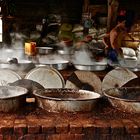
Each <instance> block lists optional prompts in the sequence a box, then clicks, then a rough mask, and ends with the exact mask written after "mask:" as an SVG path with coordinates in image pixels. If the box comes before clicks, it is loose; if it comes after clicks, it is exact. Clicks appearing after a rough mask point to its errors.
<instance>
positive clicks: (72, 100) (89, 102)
mask: <svg viewBox="0 0 140 140" xmlns="http://www.w3.org/2000/svg"><path fill="white" fill-rule="evenodd" d="M34 95H35V96H36V100H37V103H38V106H39V107H41V108H43V109H45V110H47V111H49V112H77V111H78V112H79V111H80V112H81V111H84V112H85V111H86V112H87V111H92V110H93V109H94V107H95V104H96V101H97V99H99V98H100V97H101V95H100V94H98V93H95V92H91V91H87V90H74V89H46V90H36V91H34Z"/></svg>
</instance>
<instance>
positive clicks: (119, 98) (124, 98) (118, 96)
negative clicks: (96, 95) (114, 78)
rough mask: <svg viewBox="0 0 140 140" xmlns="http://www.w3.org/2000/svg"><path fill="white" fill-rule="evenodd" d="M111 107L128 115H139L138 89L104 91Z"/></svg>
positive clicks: (139, 88)
mask: <svg viewBox="0 0 140 140" xmlns="http://www.w3.org/2000/svg"><path fill="white" fill-rule="evenodd" d="M104 95H105V96H106V97H107V98H108V100H109V101H110V103H111V104H112V106H113V107H115V108H117V109H119V110H121V111H124V112H130V113H140V87H121V88H111V89H107V90H104Z"/></svg>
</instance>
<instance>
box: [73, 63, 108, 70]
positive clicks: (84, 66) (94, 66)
mask: <svg viewBox="0 0 140 140" xmlns="http://www.w3.org/2000/svg"><path fill="white" fill-rule="evenodd" d="M74 67H75V68H76V69H78V70H87V71H103V70H105V69H106V68H107V63H102V62H95V63H92V64H77V63H74Z"/></svg>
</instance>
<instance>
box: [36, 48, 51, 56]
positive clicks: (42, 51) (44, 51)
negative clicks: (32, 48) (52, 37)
mask: <svg viewBox="0 0 140 140" xmlns="http://www.w3.org/2000/svg"><path fill="white" fill-rule="evenodd" d="M36 49H37V52H38V54H41V55H45V54H50V53H52V52H53V48H51V47H36Z"/></svg>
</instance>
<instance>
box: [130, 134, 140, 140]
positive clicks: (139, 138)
mask: <svg viewBox="0 0 140 140" xmlns="http://www.w3.org/2000/svg"><path fill="white" fill-rule="evenodd" d="M131 137H132V140H140V134H138V135H132V136H131Z"/></svg>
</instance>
